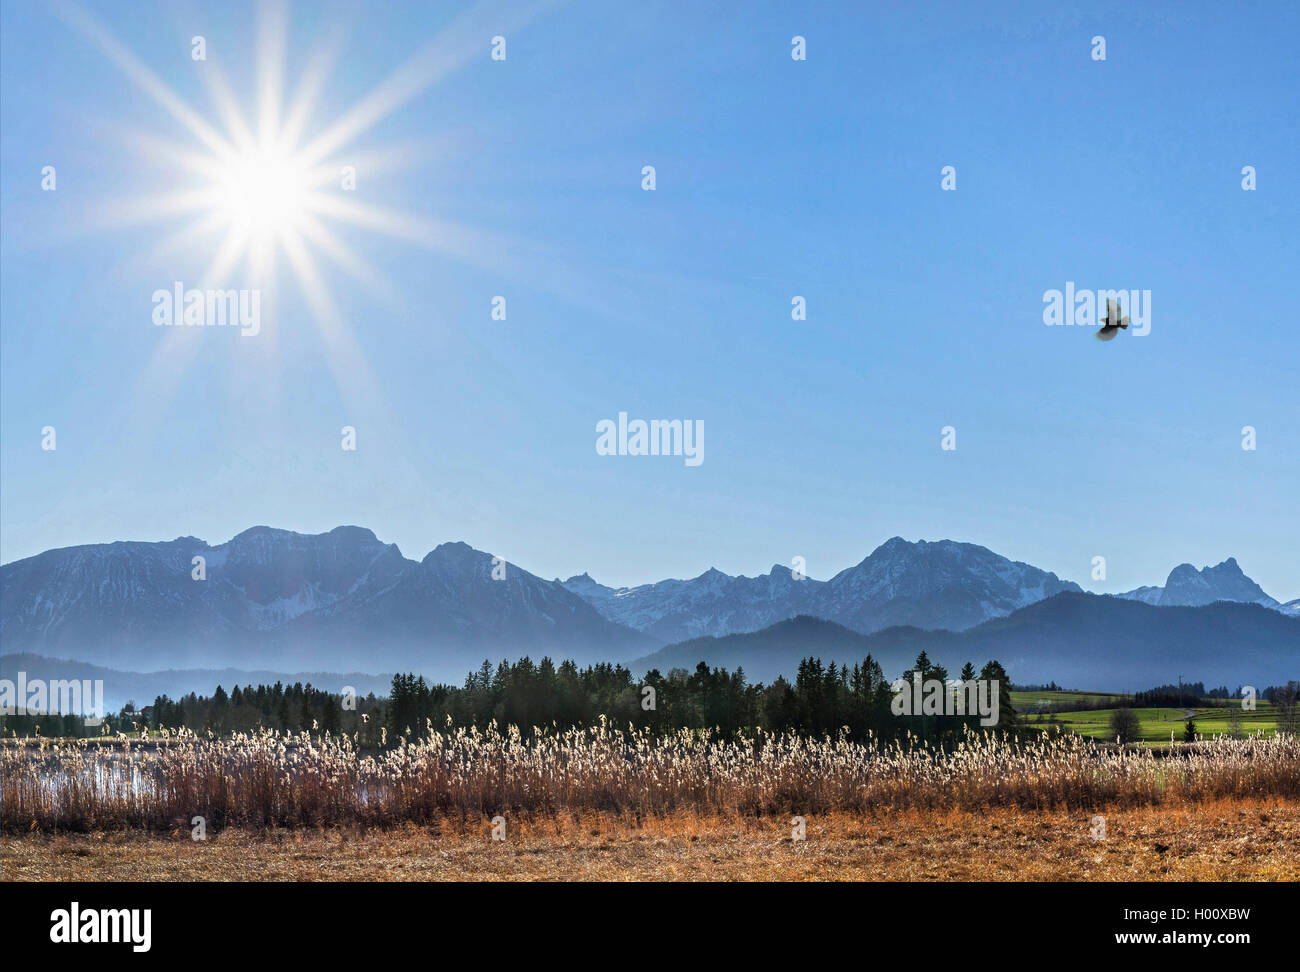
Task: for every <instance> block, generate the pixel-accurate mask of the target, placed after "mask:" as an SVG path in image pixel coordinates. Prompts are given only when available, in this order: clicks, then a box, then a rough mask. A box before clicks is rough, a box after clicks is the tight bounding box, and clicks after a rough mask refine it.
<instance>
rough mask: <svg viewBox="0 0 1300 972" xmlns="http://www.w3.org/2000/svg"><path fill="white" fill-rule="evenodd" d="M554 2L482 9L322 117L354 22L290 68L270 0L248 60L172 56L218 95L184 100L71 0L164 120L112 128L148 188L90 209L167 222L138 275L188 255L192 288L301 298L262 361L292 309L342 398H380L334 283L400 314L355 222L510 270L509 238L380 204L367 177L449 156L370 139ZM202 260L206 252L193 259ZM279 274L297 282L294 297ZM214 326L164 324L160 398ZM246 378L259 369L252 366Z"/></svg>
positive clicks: (280, 4) (106, 217)
mask: <svg viewBox="0 0 1300 972" xmlns="http://www.w3.org/2000/svg"><path fill="white" fill-rule="evenodd" d="M545 5H546V4H545V0H512V2H507V3H505V4H504V5H502V6H501V7H500V8H498V7H496V6H492V7H488V6H475V7H473V8H471V9H470V10H468V11H466V13H465V14H463V15H462V16H460V17H458V18H456V19H455V20H453V21H452V22H451V23H448V24H446V25H444V26H443V27H442V28H441V30H440V31H439V32H438V33H436V34H435V35H433V36H432V37H431V38H429V39H428V40H427V41H426V42H425V43H424V44H423V45H422V46H419V47H417V48H415V49H414V50H413V52H412V53H411V54H410V56H409V57H408V58H407V59H406V60H405V61H403V62H401V63H398V64H396V65H394V66H392V68H391V73H389V74H388V75H387V76H386V77H384V78H382V79H381V80H379V82H378V83H377V84H376V85H375V86H374V87H373V88H371V89H370V90H369V91H368V92H366V93H365V94H362V95H361V96H360V97H359V99H358V100H357V101H355V102H353V103H352V105H351V107H349V108H346V109H343V110H341V111H339V110H335V111H332V112H330V113H328V114H325V113H324V112H323V111H321V110H320V109H321V102H322V100H323V94H324V93H325V92H327V91H329V90H331V80H332V76H333V74H334V72H335V70H336V68H337V66H338V64H339V61H340V59H341V58H342V56H343V54H344V52H345V50H346V42H347V39H348V37H347V32H346V27H345V25H343V24H339V23H335V24H333V25H330V24H328V23H327V24H325V25H324V26H323V27H322V29H321V34H320V36H319V44H318V45H317V46H316V49H315V50H314V52H313V51H311V50H310V49H302V47H301V46H300V45H294V47H293V50H292V54H293V55H294V57H295V59H297V58H298V57H301V58H302V60H301V61H300V62H299V63H298V64H297V65H295V66H296V67H297V70H295V71H290V70H289V63H288V62H289V58H290V53H291V48H290V45H289V43H288V4H287V2H285V0H259V2H258V3H257V4H256V15H255V23H254V30H253V38H252V40H253V43H252V45H251V46H252V48H253V54H254V56H253V59H252V60H253V65H252V67H253V70H252V71H244V70H243V68H244V66H245V64H246V61H245V60H244V59H239V58H236V59H234V60H229V59H227V60H224V61H223V59H222V58H221V57H220V56H217V55H216V54H215V53H214V52H215V50H217V49H219V48H213V47H211V46H209V53H210V55H212V56H211V58H210V59H208V60H204V61H202V62H195V61H193V60H191V59H187V58H178V59H177V60H176V61H174V62H166V61H164V62H163V64H164V65H166V69H167V70H168V71H170V72H172V73H176V72H178V71H186V72H194V74H195V75H197V78H198V80H199V81H200V82H201V84H202V85H203V87H204V88H206V89H207V93H208V95H209V96H210V100H211V104H210V106H209V107H208V109H207V110H204V109H200V108H198V107H196V106H194V105H192V104H190V103H189V102H188V101H186V100H185V99H184V98H183V97H181V95H180V94H178V93H177V91H176V90H175V89H174V88H173V87H172V86H171V85H170V84H169V83H168V82H167V81H166V80H164V77H163V76H160V75H159V74H158V73H156V70H157V66H156V65H154V64H152V63H150V64H147V63H145V61H143V60H142V59H141V58H140V57H138V56H137V55H135V54H134V53H132V52H131V51H130V50H128V49H127V47H126V46H125V45H124V44H123V43H122V42H121V41H120V40H118V38H117V37H115V36H114V34H113V32H112V31H111V30H110V29H109V27H108V26H107V25H106V24H104V23H103V22H102V21H101V20H100V19H99V18H98V17H96V16H95V15H94V14H92V13H90V12H89V11H87V10H85V9H84V8H82V7H81V6H80V4H79V3H78V2H77V0H61V2H60V3H58V4H57V5H56V6H55V12H56V13H57V14H58V15H59V16H60V17H61V18H62V19H63V20H64V21H65V22H67V24H68V25H69V26H70V27H72V28H73V29H74V30H76V31H77V32H78V33H80V34H81V35H82V36H83V37H85V38H86V40H88V41H89V42H90V43H91V44H92V45H94V46H95V47H97V48H98V49H99V50H100V51H101V52H102V53H103V54H104V55H105V56H106V57H107V58H108V59H109V60H110V61H111V62H112V63H113V64H115V65H116V66H117V67H118V68H119V69H120V70H121V72H122V73H123V75H124V76H125V77H126V78H127V79H128V80H129V81H130V82H131V83H132V84H133V85H134V86H135V87H136V88H137V89H138V90H139V91H140V92H141V93H142V94H144V95H145V96H147V97H148V98H149V99H150V100H151V101H153V102H154V103H155V104H156V105H157V106H158V107H159V108H161V109H162V110H163V112H164V113H165V115H166V116H168V117H166V118H159V123H160V127H159V128H158V129H156V130H155V129H152V128H151V129H148V130H140V129H130V128H124V129H123V130H121V131H120V132H119V133H116V134H117V135H118V136H119V137H120V138H121V139H122V140H123V141H125V142H126V144H127V145H128V147H129V148H131V149H133V150H134V151H135V152H136V154H137V155H138V156H139V157H140V158H141V160H142V161H143V162H144V163H145V166H144V167H142V168H141V170H140V171H142V172H146V171H147V172H148V183H147V184H148V186H149V189H148V191H147V192H146V193H145V194H143V195H138V196H134V197H126V196H122V197H112V198H107V199H105V200H103V201H102V202H101V204H99V205H98V206H96V207H94V209H93V211H92V212H91V213H90V218H91V221H92V222H98V223H100V224H101V226H102V227H104V228H118V227H123V226H131V225H142V224H152V225H154V226H156V227H158V229H159V231H158V232H156V233H154V234H153V239H154V244H153V246H152V247H146V248H144V249H142V250H139V251H136V252H133V253H132V255H131V257H130V260H131V262H132V263H133V264H134V265H135V266H136V268H137V269H138V270H139V271H142V272H143V271H147V272H148V273H150V274H151V275H153V274H161V275H162V276H161V279H163V280H165V281H174V280H176V279H177V276H176V275H174V273H173V270H172V268H174V267H175V266H176V265H177V263H178V262H179V261H181V260H184V261H186V264H185V265H186V266H191V267H194V269H193V270H192V271H187V272H186V274H185V281H184V283H185V285H186V286H192V287H194V288H196V289H200V290H207V291H215V290H222V291H232V290H237V291H244V290H247V291H249V292H250V294H251V293H253V292H256V293H258V294H259V296H260V297H261V298H262V303H261V304H260V306H263V307H266V306H270V307H272V308H281V309H282V308H289V310H288V312H287V313H285V314H283V315H281V314H277V313H276V312H275V311H274V310H273V311H272V313H271V314H270V319H269V321H268V322H265V324H266V326H263V327H262V328H261V329H260V330H259V332H258V333H260V334H267V335H271V337H270V339H269V340H263V341H262V342H260V343H259V346H258V350H257V351H256V352H252V353H253V354H256V355H259V356H260V357H258V358H257V360H258V361H259V363H266V364H267V365H268V367H269V366H270V364H271V363H273V361H274V359H275V356H276V355H277V354H278V353H279V352H278V350H277V349H278V347H279V344H278V340H277V339H276V337H275V336H274V335H275V334H276V333H277V332H278V330H279V327H280V324H281V322H282V321H288V320H292V321H293V322H294V323H295V324H296V323H297V322H298V321H301V320H306V321H308V322H310V325H311V326H313V328H314V332H313V334H312V337H313V338H314V339H315V340H316V342H317V346H318V347H319V348H320V349H321V350H322V352H323V354H324V357H325V359H326V363H327V365H328V367H329V369H330V371H331V372H332V374H333V376H334V379H335V381H336V383H337V385H338V386H339V388H340V391H341V392H342V394H343V395H344V397H345V399H346V400H348V401H350V402H356V403H361V404H362V405H364V404H365V403H373V402H378V403H382V401H383V399H384V395H383V390H382V386H381V385H380V383H379V382H378V381H377V380H376V379H375V377H374V376H373V375H372V374H371V372H370V369H369V367H368V366H367V365H366V362H365V355H364V354H363V352H362V348H361V347H360V344H359V342H358V340H357V337H356V330H357V328H356V321H355V320H353V319H350V318H349V316H348V315H346V314H344V313H343V312H342V310H341V309H340V307H339V305H338V303H337V302H336V300H335V298H334V293H333V290H334V286H335V284H336V282H338V281H341V280H342V279H343V278H348V279H349V280H351V281H352V282H354V283H356V284H357V285H359V286H360V287H361V288H362V289H363V290H364V291H365V292H366V293H367V294H368V296H369V297H370V298H372V299H373V302H374V303H375V305H376V306H378V307H381V308H385V309H390V310H391V309H393V308H395V307H400V306H401V301H400V299H399V298H398V297H397V293H398V287H397V286H396V285H395V283H394V281H393V280H392V279H391V278H390V277H389V276H388V274H387V273H386V272H385V269H384V268H383V267H380V266H376V265H375V264H374V263H372V262H371V261H370V260H368V259H367V258H366V257H365V256H364V255H363V252H362V251H361V250H359V249H358V246H357V245H354V243H353V241H352V239H351V237H352V236H354V235H355V234H356V233H357V232H360V233H363V234H367V235H370V236H381V237H387V238H388V239H390V240H396V241H398V242H401V243H405V244H408V245H413V246H416V247H419V248H422V249H425V250H429V251H432V252H435V253H437V254H439V255H440V256H442V257H445V258H449V259H452V260H455V261H458V262H463V263H469V264H472V265H474V266H480V267H493V268H494V269H496V270H498V271H500V269H501V267H502V266H503V264H502V261H501V257H500V254H501V253H502V252H503V251H504V250H505V249H506V244H505V243H503V241H501V240H499V239H497V238H496V237H495V236H494V235H493V234H491V233H490V232H485V231H483V230H481V229H478V228H475V227H472V226H464V225H461V224H458V223H455V222H451V221H448V220H443V219H431V218H429V217H427V216H423V215H419V214H417V213H412V212H410V211H409V210H408V209H406V208H402V209H394V208H391V207H386V206H383V205H379V204H377V203H376V202H374V201H371V200H373V199H374V196H373V195H370V196H369V199H367V198H366V197H367V195H369V194H368V193H365V192H361V191H357V189H358V183H360V184H361V186H363V187H379V188H380V190H381V191H382V189H383V187H391V186H392V185H393V184H394V178H395V177H396V176H397V175H398V173H400V172H401V171H402V170H403V169H405V168H407V167H408V166H411V165H413V164H416V163H418V162H420V161H422V160H424V159H427V158H437V157H438V156H439V154H440V153H441V152H444V151H446V150H447V148H448V145H447V144H444V143H440V142H439V141H438V140H436V139H435V138H433V137H430V136H419V137H417V138H416V139H415V140H413V141H408V142H406V143H403V144H401V145H396V146H394V145H389V146H379V145H371V146H367V147H363V145H362V144H360V143H361V142H362V140H363V139H368V133H369V132H370V131H371V130H372V129H373V128H374V127H375V126H376V125H378V124H379V123H380V122H381V121H383V120H384V119H385V118H388V117H389V116H391V115H393V114H394V113H395V112H397V111H398V110H399V109H401V108H402V107H403V106H405V105H407V104H409V103H410V102H412V101H413V100H414V99H416V98H417V97H418V96H420V95H421V94H422V93H423V92H425V91H426V90H428V89H429V88H430V87H432V86H433V85H435V84H437V83H438V82H439V81H441V80H442V79H444V78H446V77H447V76H448V75H449V74H450V73H452V72H453V71H456V70H459V69H461V68H464V67H466V66H467V65H469V64H470V63H471V62H473V61H474V60H475V59H476V58H486V57H487V56H488V55H487V53H486V51H487V48H486V47H485V46H484V44H486V38H490V37H492V36H494V35H495V34H496V33H497V32H499V31H503V30H506V29H508V28H509V29H515V28H519V27H522V26H523V25H524V24H527V23H528V22H530V21H531V20H532V19H533V18H534V17H535V16H537V15H538V14H539V13H540V12H541V10H542V9H543V8H544V6H545ZM300 49H301V55H299V50H300ZM223 65H224V66H223ZM229 66H234V67H237V68H239V69H240V71H241V73H240V75H239V80H240V82H241V88H242V90H241V91H240V92H239V94H237V93H236V88H235V86H232V84H231V83H230V81H229V79H228V77H227V75H226V67H229ZM291 75H292V76H291ZM162 125H166V126H167V128H165V129H164V128H162V127H161V126H162ZM372 191H373V188H372ZM166 224H173V226H174V228H173V229H172V231H170V232H167V231H164V230H163V229H162V227H163V226H165V225H166ZM362 245H363V246H364V243H362ZM195 257H196V258H197V261H198V262H197V263H192V262H190V261H191V258H195ZM282 277H283V279H282ZM282 283H290V284H292V285H295V286H293V287H292V288H291V289H292V293H290V288H285V287H282V286H281V284H282ZM281 297H283V299H280V298H281ZM299 308H300V309H301V311H304V312H305V313H299V310H298V309H299ZM202 333H203V332H202V331H199V330H194V331H191V330H188V329H182V330H172V331H168V332H167V333H166V338H167V339H166V340H163V341H160V342H159V345H158V348H157V350H156V351H155V352H154V354H153V356H152V358H151V359H150V361H149V363H148V365H147V366H146V370H145V374H144V375H143V377H142V378H141V380H140V385H141V386H142V387H144V388H148V389H157V391H151V392H150V394H155V395H158V396H162V395H169V394H174V393H175V389H176V388H177V387H178V384H177V383H178V381H179V376H180V375H181V374H182V373H183V372H184V370H185V369H186V368H187V367H189V366H190V364H191V363H192V362H195V361H197V360H199V357H198V356H199V351H200V348H202V347H204V346H205V345H209V344H211V342H205V341H203V340H202V339H201V335H202ZM263 349H264V350H263ZM240 353H242V354H249V353H250V352H243V351H241V352H240ZM246 374H251V372H248V371H246V370H245V371H241V372H240V375H241V377H242V376H244V375H246ZM250 380H251V379H250ZM149 411H150V412H151V413H152V412H156V411H157V409H150V410H149Z"/></svg>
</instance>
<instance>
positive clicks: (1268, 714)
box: [1011, 692, 1278, 745]
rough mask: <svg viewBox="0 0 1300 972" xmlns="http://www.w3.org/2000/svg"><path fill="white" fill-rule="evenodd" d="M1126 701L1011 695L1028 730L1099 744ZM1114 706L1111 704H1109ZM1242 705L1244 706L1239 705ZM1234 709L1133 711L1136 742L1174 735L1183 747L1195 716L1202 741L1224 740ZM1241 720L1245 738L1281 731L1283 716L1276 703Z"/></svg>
mask: <svg viewBox="0 0 1300 972" xmlns="http://www.w3.org/2000/svg"><path fill="white" fill-rule="evenodd" d="M1122 698H1123V697H1122V696H1118V695H1111V694H1107V693H1104V692H1012V693H1011V701H1012V704H1013V705H1014V706H1015V707H1016V711H1017V712H1018V713H1020V718H1021V721H1022V722H1023V723H1024V724H1025V725H1028V726H1033V727H1036V728H1047V727H1048V726H1051V725H1053V724H1055V725H1059V726H1061V727H1062V728H1064V729H1066V730H1068V731H1070V732H1075V733H1078V734H1079V735H1081V736H1088V737H1090V738H1093V739H1097V740H1100V741H1105V740H1109V739H1110V738H1111V736H1112V732H1111V728H1110V719H1111V714H1112V713H1113V712H1114V711H1115V709H1116V707H1117V703H1118V702H1119V701H1120V700H1121V699H1122ZM1091 700H1095V701H1096V703H1097V704H1096V707H1095V708H1090V709H1082V710H1080V711H1078V712H1057V713H1055V714H1044V713H1038V712H1035V711H1034V710H1035V709H1036V708H1037V707H1038V706H1040V705H1053V704H1055V705H1061V704H1071V703H1076V702H1083V701H1091ZM1108 702H1109V703H1110V704H1109V705H1108V704H1107V703H1108ZM1234 705H1237V706H1239V705H1240V703H1234ZM1231 711H1232V710H1231V709H1229V708H1225V707H1223V706H1222V705H1217V706H1211V705H1207V704H1206V702H1205V700H1204V699H1189V700H1188V702H1187V704H1186V705H1185V706H1184V707H1183V708H1182V709H1177V708H1159V709H1133V713H1134V714H1135V715H1136V716H1137V719H1138V733H1137V740H1138V742H1140V743H1143V744H1153V745H1160V744H1166V745H1167V744H1168V743H1169V736H1170V733H1173V738H1174V741H1175V742H1182V739H1183V730H1184V727H1185V725H1186V716H1187V714H1188V713H1192V720H1193V721H1194V722H1195V723H1196V733H1197V735H1198V736H1201V737H1202V738H1209V737H1211V736H1217V735H1224V734H1227V733H1229V732H1231V731H1232V728H1233V727H1232V724H1231V721H1230V713H1231ZM1236 712H1237V713H1238V714H1239V716H1240V720H1239V722H1238V725H1237V728H1238V730H1239V731H1240V732H1241V733H1243V734H1249V733H1255V732H1260V731H1263V732H1264V733H1266V734H1271V733H1273V732H1276V731H1277V729H1278V714H1277V710H1276V709H1275V708H1274V706H1273V704H1272V703H1271V702H1265V701H1262V700H1261V701H1258V702H1256V703H1255V709H1254V711H1243V710H1241V709H1240V708H1237V709H1236Z"/></svg>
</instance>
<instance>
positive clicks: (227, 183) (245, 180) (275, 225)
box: [215, 148, 311, 242]
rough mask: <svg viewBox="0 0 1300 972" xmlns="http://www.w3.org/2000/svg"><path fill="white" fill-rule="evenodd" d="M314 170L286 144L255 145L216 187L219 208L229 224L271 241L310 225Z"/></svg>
mask: <svg viewBox="0 0 1300 972" xmlns="http://www.w3.org/2000/svg"><path fill="white" fill-rule="evenodd" d="M310 183H311V176H310V170H309V169H308V167H307V166H305V165H303V164H302V163H301V162H300V161H299V160H298V159H296V158H295V157H294V156H293V154H292V153H290V152H287V151H285V150H283V149H281V148H269V149H254V150H252V151H247V152H244V153H241V154H240V155H238V156H237V157H236V158H235V159H234V160H233V161H231V162H230V163H229V164H228V165H227V166H226V167H225V168H224V170H223V171H222V173H221V176H220V178H219V179H218V180H217V185H216V186H215V188H216V190H217V195H216V200H217V206H216V208H217V210H218V211H219V212H221V213H222V214H223V215H224V216H225V217H226V219H227V220H228V221H229V224H230V228H231V229H232V230H234V231H236V232H239V233H243V234H247V235H248V237H249V238H250V239H252V240H254V241H260V242H266V241H269V240H272V239H275V238H276V237H279V236H281V235H283V234H286V233H295V234H299V233H301V232H302V231H303V228H304V225H305V222H306V220H305V215H306V213H307V211H308V210H307V202H308V199H307V194H308V190H309V187H310Z"/></svg>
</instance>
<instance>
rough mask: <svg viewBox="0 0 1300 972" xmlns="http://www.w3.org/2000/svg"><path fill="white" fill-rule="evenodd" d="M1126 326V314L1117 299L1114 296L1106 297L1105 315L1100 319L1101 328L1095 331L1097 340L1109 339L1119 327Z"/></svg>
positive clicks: (1116, 332)
mask: <svg viewBox="0 0 1300 972" xmlns="http://www.w3.org/2000/svg"><path fill="white" fill-rule="evenodd" d="M1121 315H1123V316H1121ZM1127 327H1128V315H1127V314H1124V312H1123V310H1122V309H1121V308H1120V306H1119V301H1118V300H1116V299H1115V298H1114V297H1107V298H1106V316H1105V317H1103V318H1102V319H1101V330H1100V331H1098V332H1097V340H1098V341H1109V340H1110V339H1111V338H1113V337H1114V336H1115V335H1116V334H1118V333H1119V332H1120V329H1121V328H1127Z"/></svg>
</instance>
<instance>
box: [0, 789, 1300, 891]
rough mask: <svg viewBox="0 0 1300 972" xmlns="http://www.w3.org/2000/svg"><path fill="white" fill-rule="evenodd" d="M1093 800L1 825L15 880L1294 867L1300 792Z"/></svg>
mask: <svg viewBox="0 0 1300 972" xmlns="http://www.w3.org/2000/svg"><path fill="white" fill-rule="evenodd" d="M1105 816H1106V835H1105V838H1104V839H1102V840H1096V839H1094V838H1093V832H1094V831H1093V814H1091V813H1088V812H1080V811H1070V810H1051V811H1037V812H1035V811H1025V810H1018V809H1014V808H1005V807H1004V808H996V809H989V810H984V811H981V812H969V811H961V810H954V811H918V810H911V811H902V812H889V813H868V814H844V813H831V814H827V815H825V816H810V817H808V818H807V821H806V827H807V831H806V839H805V840H803V841H801V842H795V841H793V840H792V839H791V836H792V835H791V828H790V822H789V821H788V820H786V819H784V818H758V819H756V818H736V817H730V816H715V817H706V818H699V817H695V816H691V815H681V816H673V817H667V818H660V819H647V820H645V821H643V822H641V823H639V824H638V823H637V822H636V821H634V820H629V819H628V818H626V817H624V816H620V815H610V814H582V815H565V816H562V817H558V818H555V819H551V820H547V821H543V822H537V823H529V822H527V821H522V820H521V821H519V822H518V823H516V822H515V821H514V820H513V819H510V820H508V821H507V830H506V839H505V840H504V841H500V842H498V841H494V840H492V839H491V837H490V828H491V824H490V822H489V821H488V819H487V818H477V819H474V820H471V821H467V822H465V823H463V824H457V825H451V824H444V825H441V826H437V825H435V826H413V825H404V826H401V827H396V828H390V829H385V830H368V831H367V830H362V829H358V828H327V829H317V830H305V831H304V830H296V831H286V830H283V829H271V830H260V831H250V830H245V829H231V830H227V831H224V832H222V833H219V834H214V835H212V836H210V837H209V839H208V840H206V841H194V840H191V839H190V835H189V831H188V829H178V830H177V831H175V832H173V833H165V834H152V835H148V834H141V833H139V832H125V833H89V834H72V835H64V834H58V835H52V834H41V833H34V834H23V835H14V836H7V837H4V838H2V839H0V848H2V849H3V854H0V879H3V880H5V881H193V880H199V881H336V880H353V881H442V880H460V881H531V880H541V881H570V880H598V881H675V880H692V881H772V880H775V881H809V880H812V881H829V880H854V881H861V880H865V881H907V880H915V881H1059V880H1065V881H1074V880H1080V881H1082V880H1087V881H1296V880H1300V804H1297V803H1296V802H1294V801H1277V800H1261V799H1252V798H1245V799H1239V800H1219V801H1210V802H1209V803H1206V804H1205V805H1202V806H1197V807H1140V808H1135V809H1131V810H1114V811H1107V812H1106V813H1105Z"/></svg>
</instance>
